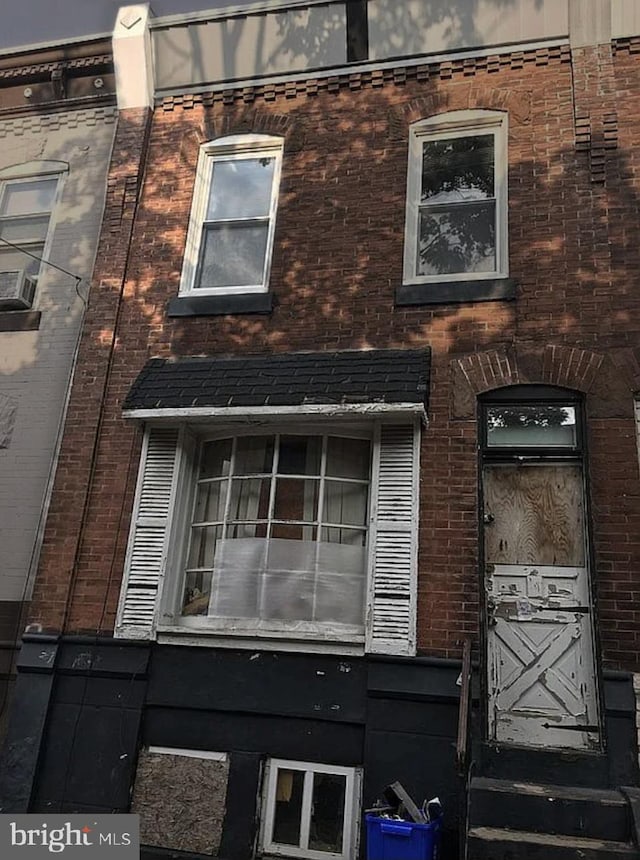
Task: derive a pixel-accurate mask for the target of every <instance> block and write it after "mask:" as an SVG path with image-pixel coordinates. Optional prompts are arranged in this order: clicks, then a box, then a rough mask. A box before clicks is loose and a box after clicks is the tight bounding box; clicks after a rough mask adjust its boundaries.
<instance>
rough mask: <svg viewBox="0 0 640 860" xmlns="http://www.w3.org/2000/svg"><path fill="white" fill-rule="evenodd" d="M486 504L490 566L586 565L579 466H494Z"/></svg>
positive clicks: (487, 483) (487, 484)
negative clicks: (489, 526)
mask: <svg viewBox="0 0 640 860" xmlns="http://www.w3.org/2000/svg"><path fill="white" fill-rule="evenodd" d="M484 499H485V515H486V514H487V512H490V515H491V516H492V517H493V522H492V523H491V528H488V529H487V530H486V532H485V559H486V560H487V562H489V563H493V564H556V565H565V564H567V565H574V566H576V567H582V566H584V546H585V540H584V513H583V501H582V475H581V470H580V466H578V465H566V466H556V465H554V466H541V465H535V466H492V467H491V468H487V469H486V470H485V483H484Z"/></svg>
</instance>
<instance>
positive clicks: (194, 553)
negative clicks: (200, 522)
mask: <svg viewBox="0 0 640 860" xmlns="http://www.w3.org/2000/svg"><path fill="white" fill-rule="evenodd" d="M221 536H222V528H221V527H220V526H194V527H193V528H192V530H191V546H190V548H189V561H188V563H187V567H189V568H194V567H208V568H211V567H213V556H214V553H215V548H216V541H217V540H219V539H220V537H221Z"/></svg>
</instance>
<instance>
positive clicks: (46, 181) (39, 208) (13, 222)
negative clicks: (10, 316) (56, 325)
mask: <svg viewBox="0 0 640 860" xmlns="http://www.w3.org/2000/svg"><path fill="white" fill-rule="evenodd" d="M57 186H58V178H57V177H52V176H45V177H35V178H34V177H29V178H24V179H22V178H19V179H7V180H5V181H4V182H2V183H0V310H20V309H24V308H29V307H31V305H32V303H33V298H34V293H35V287H36V283H37V279H38V274H39V272H40V260H41V259H42V258H43V257H44V256H45V246H46V241H47V234H48V231H49V222H50V220H51V213H52V211H53V207H54V203H55V199H56V191H57Z"/></svg>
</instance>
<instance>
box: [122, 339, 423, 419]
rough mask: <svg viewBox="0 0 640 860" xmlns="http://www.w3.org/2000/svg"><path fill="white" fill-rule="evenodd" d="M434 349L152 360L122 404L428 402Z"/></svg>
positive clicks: (129, 406) (153, 406) (158, 406)
mask: <svg viewBox="0 0 640 860" xmlns="http://www.w3.org/2000/svg"><path fill="white" fill-rule="evenodd" d="M430 356H431V352H430V350H429V349H428V348H425V349H375V350H360V351H355V350H354V351H351V350H349V351H345V352H298V353H282V354H278V355H246V356H241V357H234V358H181V359H177V360H167V359H163V358H152V359H151V360H150V361H148V362H147V364H146V365H145V367H144V368H143V370H142V371H141V373H140V375H139V376H138V378H137V379H136V381H135V382H134V384H133V386H132V387H131V390H130V391H129V394H128V395H127V398H126V400H125V402H124V406H123V409H125V410H127V411H131V410H137V409H179V408H188V407H206V406H211V407H251V406H254V407H255V406H299V405H300V406H301V405H304V404H327V405H331V404H336V405H346V404H359V403H386V404H392V403H416V404H424V405H425V406H426V403H427V394H428V390H429V364H430Z"/></svg>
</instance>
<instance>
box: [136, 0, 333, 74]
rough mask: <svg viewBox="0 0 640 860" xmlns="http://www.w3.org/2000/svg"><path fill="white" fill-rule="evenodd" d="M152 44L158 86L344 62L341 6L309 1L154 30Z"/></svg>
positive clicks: (299, 69) (318, 66)
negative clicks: (277, 9) (288, 8)
mask: <svg viewBox="0 0 640 860" xmlns="http://www.w3.org/2000/svg"><path fill="white" fill-rule="evenodd" d="M153 48H154V58H155V74H156V86H157V88H158V89H175V88H180V87H184V86H189V85H191V84H195V85H197V84H205V83H212V82H216V81H223V80H235V79H242V78H254V77H260V76H262V75H272V74H277V73H280V72H296V71H303V70H305V69H311V68H326V67H330V66H335V65H343V64H344V63H345V62H346V59H347V53H346V51H347V34H346V11H345V6H344V5H342V4H333V5H330V6H315V7H313V6H312V7H310V8H308V9H293V10H291V11H288V12H272V13H267V14H261V15H250V16H246V17H242V16H238V17H234V18H227V19H225V20H218V21H208V22H196V23H192V24H187V25H185V26H183V27H172V28H167V29H157V30H154V31H153Z"/></svg>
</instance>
